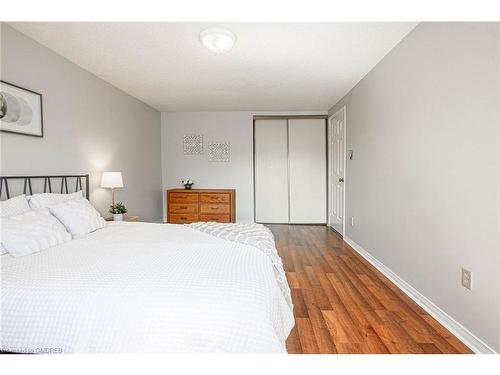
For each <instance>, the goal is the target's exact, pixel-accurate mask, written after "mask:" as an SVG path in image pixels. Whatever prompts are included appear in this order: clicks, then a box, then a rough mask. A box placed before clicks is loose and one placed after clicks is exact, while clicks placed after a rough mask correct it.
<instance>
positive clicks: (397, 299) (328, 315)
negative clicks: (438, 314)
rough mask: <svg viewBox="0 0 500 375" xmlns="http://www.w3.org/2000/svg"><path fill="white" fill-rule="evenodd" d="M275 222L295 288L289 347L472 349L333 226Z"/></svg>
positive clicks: (407, 350) (320, 349)
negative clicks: (341, 235) (376, 267)
mask: <svg viewBox="0 0 500 375" xmlns="http://www.w3.org/2000/svg"><path fill="white" fill-rule="evenodd" d="M268 227H269V228H270V229H271V230H272V232H273V233H274V235H275V239H276V247H277V248H278V252H279V254H280V256H281V258H282V259H283V263H284V267H285V271H286V274H287V277H288V283H289V285H290V288H291V291H292V300H293V304H294V315H295V322H296V324H295V327H294V328H293V330H292V332H291V334H290V337H289V338H288V340H287V349H288V352H289V353H471V351H470V350H469V349H468V348H467V347H466V346H465V345H464V344H463V343H462V342H460V341H459V340H458V339H457V338H456V337H454V336H453V335H452V334H451V333H450V332H448V331H447V330H446V329H445V328H444V327H443V326H441V325H440V324H439V323H438V322H437V321H436V320H434V319H433V318H432V317H431V316H430V315H429V314H428V313H426V312H425V311H424V310H423V309H422V308H420V307H419V306H418V305H417V304H416V303H414V302H413V301H412V300H411V299H410V298H409V297H408V296H406V295H405V294H404V293H403V292H402V291H400V290H399V289H398V288H397V287H396V286H395V285H394V284H393V283H392V282H391V281H389V280H388V279H387V278H386V277H385V276H383V275H382V274H381V273H380V272H379V271H377V270H376V269H375V268H374V267H373V266H371V265H370V264H369V263H368V262H366V261H365V260H364V259H363V258H362V257H361V256H359V255H358V254H357V253H356V252H355V251H354V250H352V249H351V248H350V247H349V245H347V244H346V243H345V242H344V241H343V240H342V239H341V237H340V236H338V235H337V234H336V233H335V232H334V231H332V230H331V229H328V228H327V227H325V226H312V225H268Z"/></svg>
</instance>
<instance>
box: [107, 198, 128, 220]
mask: <svg viewBox="0 0 500 375" xmlns="http://www.w3.org/2000/svg"><path fill="white" fill-rule="evenodd" d="M109 213H111V214H113V221H123V214H126V213H127V208H126V207H125V205H124V204H123V203H121V202H118V203H115V204H112V205H111V206H109Z"/></svg>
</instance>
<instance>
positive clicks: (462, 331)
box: [344, 237, 496, 354]
mask: <svg viewBox="0 0 500 375" xmlns="http://www.w3.org/2000/svg"><path fill="white" fill-rule="evenodd" d="M344 241H345V242H347V244H348V245H349V246H351V247H352V248H353V249H354V250H355V251H356V252H357V253H359V255H361V256H362V257H363V258H365V259H366V260H367V261H368V262H369V263H370V264H371V265H372V266H374V267H375V268H376V269H377V270H379V271H380V272H381V273H382V274H384V275H385V276H386V277H387V278H388V279H389V280H391V281H392V282H393V283H394V284H396V286H397V287H398V288H399V289H401V290H402V291H403V292H404V293H405V294H406V295H408V297H410V298H411V299H412V300H413V301H415V302H416V303H417V304H418V305H419V306H420V307H422V308H423V309H424V310H425V311H427V312H428V313H429V315H431V316H432V317H433V318H434V319H436V320H437V321H438V322H439V323H441V324H442V325H443V326H444V327H445V328H446V329H447V330H448V331H450V332H451V333H453V334H454V335H455V336H456V337H457V338H458V339H459V340H460V341H462V342H463V343H464V344H465V345H467V346H468V347H469V348H470V349H471V350H472V351H473V352H474V353H481V354H496V352H495V351H494V350H493V349H492V348H490V347H489V346H488V345H487V344H485V343H484V342H483V341H482V340H481V339H479V338H478V337H476V336H475V335H474V334H473V333H471V332H470V331H469V330H468V329H467V328H465V327H464V326H463V325H461V324H460V323H459V322H457V321H456V320H455V319H453V318H452V317H451V316H449V315H448V314H447V313H446V312H444V311H443V310H441V309H440V308H439V307H438V306H436V305H435V304H434V303H433V302H432V301H430V300H429V299H428V298H427V297H425V296H424V295H423V294H422V293H420V292H419V291H418V290H416V289H415V288H414V287H412V286H411V285H410V284H408V283H407V282H406V281H404V280H403V279H402V278H401V277H399V276H398V275H396V274H395V273H394V272H393V271H391V269H390V268H388V267H387V266H386V265H385V264H383V263H382V262H380V261H379V260H378V259H376V258H375V257H373V255H371V254H370V253H369V252H368V251H366V250H365V249H363V248H362V247H361V246H359V245H358V244H357V243H356V242H354V241H353V240H352V239H350V238H349V237H344Z"/></svg>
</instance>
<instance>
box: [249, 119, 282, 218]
mask: <svg viewBox="0 0 500 375" xmlns="http://www.w3.org/2000/svg"><path fill="white" fill-rule="evenodd" d="M254 142H255V143H254V147H255V166H254V168H255V169H254V170H255V221H257V222H258V223H288V156H287V155H288V145H287V121H286V120H255V132H254Z"/></svg>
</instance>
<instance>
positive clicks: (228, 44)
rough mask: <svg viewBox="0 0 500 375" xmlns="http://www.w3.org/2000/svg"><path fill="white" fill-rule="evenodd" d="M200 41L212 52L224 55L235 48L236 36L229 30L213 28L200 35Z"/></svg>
mask: <svg viewBox="0 0 500 375" xmlns="http://www.w3.org/2000/svg"><path fill="white" fill-rule="evenodd" d="M200 41H201V42H202V43H203V45H204V46H205V47H207V48H208V49H209V50H210V51H212V52H215V53H217V54H223V53H227V52H229V51H230V50H231V48H233V46H234V42H235V41H236V36H235V35H234V34H233V33H232V32H231V31H229V30H226V29H222V28H220V27H211V28H209V29H206V30H204V31H202V32H201V33H200Z"/></svg>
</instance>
